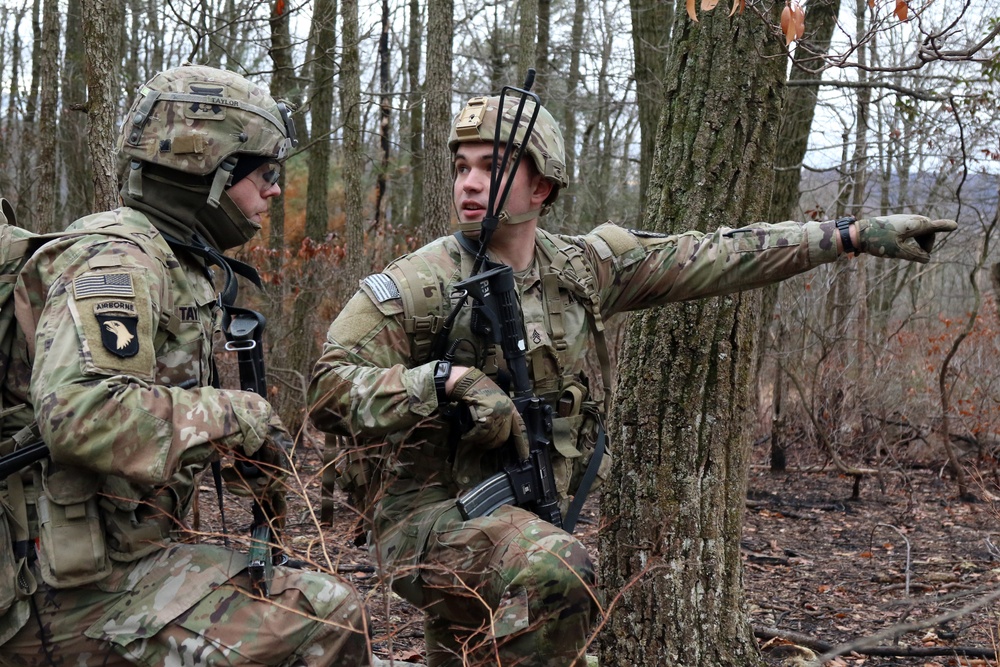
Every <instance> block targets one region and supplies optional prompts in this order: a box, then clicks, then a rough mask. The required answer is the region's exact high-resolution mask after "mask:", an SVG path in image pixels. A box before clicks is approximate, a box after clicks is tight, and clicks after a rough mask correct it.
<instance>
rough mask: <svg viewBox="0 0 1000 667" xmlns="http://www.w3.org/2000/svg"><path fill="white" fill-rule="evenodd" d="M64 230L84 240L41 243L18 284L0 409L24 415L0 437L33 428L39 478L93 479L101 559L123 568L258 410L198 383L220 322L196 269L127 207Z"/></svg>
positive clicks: (256, 422) (203, 380) (252, 432)
mask: <svg viewBox="0 0 1000 667" xmlns="http://www.w3.org/2000/svg"><path fill="white" fill-rule="evenodd" d="M102 228H111V229H114V230H115V231H116V234H117V235H107V234H102V233H101V229H102ZM69 229H70V230H83V229H92V230H94V232H95V233H94V234H93V235H84V236H74V237H69V238H66V239H60V240H56V241H53V242H50V243H48V244H46V245H45V246H43V247H42V248H41V249H40V250H38V251H37V252H36V253H35V254H34V255H33V256H32V257H31V259H30V260H29V262H28V264H27V265H26V266H25V268H24V269H23V270H22V271H21V273H20V276H19V278H18V283H17V286H16V291H15V300H16V305H17V315H18V332H17V338H16V340H15V342H14V350H13V353H12V360H11V365H10V367H9V370H8V376H7V380H6V384H5V386H4V388H3V390H4V392H5V394H4V404H5V405H13V404H16V403H24V404H26V406H27V408H28V409H26V410H22V411H21V412H20V413H17V414H15V415H13V416H12V418H11V419H10V420H5V423H4V430H5V432H6V433H7V434H9V433H10V431H11V430H14V429H15V427H17V426H20V425H21V424H23V423H26V422H29V421H30V420H31V419H32V418H33V419H35V420H37V423H38V428H39V431H40V433H41V436H42V438H43V439H44V441H45V442H46V443H47V445H48V447H49V450H50V456H51V461H52V463H51V464H50V465H49V475H50V476H51V475H52V474H53V472H54V471H58V473H59V474H60V475H61V484H60V485H59V487H60V488H71V487H73V488H75V492H76V493H80V492H81V491H80V488H81V486H84V487H85V486H87V485H86V484H83V483H82V482H81V483H80V484H77V481H78V480H82V479H86V480H91V481H93V486H94V487H96V497H97V498H98V499H99V505H100V508H101V511H100V514H101V520H102V521H103V524H104V531H105V537H106V540H107V547H108V551H109V554H110V557H111V559H113V560H119V561H130V560H134V559H137V558H139V557H141V556H142V555H145V554H147V553H150V552H151V551H154V550H156V549H161V548H163V547H164V546H165V545H166V543H167V542H168V541H169V537H170V532H171V530H173V529H175V528H177V527H178V526H179V525H180V523H181V522H182V520H183V518H184V516H185V514H186V513H187V510H188V507H189V503H190V501H191V498H192V494H193V491H194V484H195V476H196V475H197V473H199V472H200V471H201V470H202V469H203V468H204V467H205V465H206V464H207V463H208V461H209V459H210V458H212V457H213V456H214V455H215V453H216V451H217V450H219V449H223V450H225V449H227V448H233V449H236V448H241V449H242V450H244V451H247V453H249V452H252V451H254V450H255V449H256V448H257V447H259V446H260V445H261V444H262V442H263V439H264V437H265V435H266V434H267V423H268V419H269V417H270V414H271V408H270V406H269V405H268V403H267V402H266V401H265V400H264V399H262V398H261V397H259V396H257V395H256V394H253V393H249V392H242V391H226V390H220V389H215V388H213V387H212V386H211V384H212V380H213V363H212V344H213V339H214V338H215V337H216V336H217V335H219V334H220V333H221V327H220V322H221V313H220V312H219V308H218V306H217V296H216V289H215V287H214V286H213V283H212V281H211V278H210V273H209V272H208V270H207V269H206V268H205V267H204V266H203V265H202V264H201V263H200V262H199V260H196V259H193V258H191V257H188V256H186V255H185V256H177V255H175V254H174V253H173V251H172V250H171V249H170V247H169V246H168V245H167V243H166V241H165V240H164V238H163V236H162V235H161V234H160V233H159V232H158V231H157V230H156V228H155V227H153V225H152V224H151V222H150V220H149V219H148V218H147V216H146V215H145V214H142V213H139V212H137V211H135V210H133V209H130V208H121V209H118V210H115V211H110V212H106V213H99V214H96V215H92V216H89V217H86V218H83V219H81V220H78V221H77V222H76V223H74V224H73V225H72V226H71V227H70V228H69ZM123 235H124V236H125V237H126V238H123ZM128 237H131V241H130V240H129V238H128ZM26 479H27V481H29V483H30V481H31V480H30V479H28V478H26ZM36 479H37V478H36ZM48 487H49V489H48V490H49V492H51V493H52V494H58V493H59V488H56V486H55V485H54V484H49V485H48ZM40 492H41V491H40V490H39V489H35V493H40ZM54 502H57V503H58V502H59V499H58V498H57V499H55V501H54ZM36 530H37V526H34V527H33V528H32V531H33V532H34V531H36Z"/></svg>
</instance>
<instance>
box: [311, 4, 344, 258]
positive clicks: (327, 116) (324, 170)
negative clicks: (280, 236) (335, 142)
mask: <svg viewBox="0 0 1000 667" xmlns="http://www.w3.org/2000/svg"><path fill="white" fill-rule="evenodd" d="M312 35H313V44H314V46H313V48H312V52H313V59H314V61H313V83H312V93H311V95H310V96H309V117H310V119H311V121H312V128H311V130H310V133H309V135H310V137H311V139H312V143H311V145H310V146H309V157H308V164H309V184H308V190H307V194H306V230H305V231H306V236H307V237H309V238H310V239H312V240H313V241H316V242H323V241H325V240H326V235H327V232H328V231H329V230H328V228H327V227H328V223H329V220H330V211H329V205H328V203H327V195H328V193H329V190H330V156H331V153H332V151H331V147H332V140H331V136H330V127H331V123H332V122H333V97H334V96H333V76H334V72H335V70H336V66H337V60H336V57H337V54H336V48H337V2H336V0H316V5H315V7H314V9H313V27H312Z"/></svg>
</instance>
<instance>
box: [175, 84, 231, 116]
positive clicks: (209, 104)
mask: <svg viewBox="0 0 1000 667" xmlns="http://www.w3.org/2000/svg"><path fill="white" fill-rule="evenodd" d="M188 90H189V91H190V92H191V93H192V94H194V95H202V96H204V97H205V98H206V99H205V100H204V101H198V102H192V103H191V105H190V106H188V107H187V108H186V109H185V110H184V117H185V118H192V119H197V120H225V119H226V108H225V105H226V102H227V101H228V95H227V94H226V87H225V86H224V85H223V84H220V83H210V82H202V81H192V82H191V83H189V84H188Z"/></svg>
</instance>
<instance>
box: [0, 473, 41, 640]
mask: <svg viewBox="0 0 1000 667" xmlns="http://www.w3.org/2000/svg"><path fill="white" fill-rule="evenodd" d="M32 549H33V544H32V542H31V540H29V539H28V507H27V496H26V495H25V493H24V482H23V481H22V480H21V473H20V472H16V473H14V474H12V475H9V476H8V477H7V494H6V496H0V578H2V579H0V615H3V614H4V613H5V612H6V611H7V610H8V609H9V608H10V606H11V604H13V603H14V602H17V601H22V600H27V599H28V598H30V597H31V596H32V595H34V594H35V590H36V589H37V587H38V586H37V582H36V581H35V575H34V574H32V572H31V562H32V558H31V556H32V555H33V551H32ZM11 572H13V574H11ZM8 586H9V587H10V588H8ZM8 593H10V594H11V595H12V596H13V597H12V599H8ZM2 643H3V639H2V638H0V644H2Z"/></svg>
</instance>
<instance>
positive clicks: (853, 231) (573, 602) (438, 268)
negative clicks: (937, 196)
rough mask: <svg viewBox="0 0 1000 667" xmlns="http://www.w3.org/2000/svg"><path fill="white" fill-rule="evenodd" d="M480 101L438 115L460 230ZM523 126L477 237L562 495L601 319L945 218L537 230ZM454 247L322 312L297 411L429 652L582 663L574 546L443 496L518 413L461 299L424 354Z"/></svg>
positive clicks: (575, 451)
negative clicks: (444, 127) (329, 313)
mask: <svg viewBox="0 0 1000 667" xmlns="http://www.w3.org/2000/svg"><path fill="white" fill-rule="evenodd" d="M516 102H517V100H516V98H513V97H509V98H508V99H507V104H506V105H505V108H504V110H503V114H502V118H503V121H502V122H503V125H502V134H501V139H502V141H510V134H511V125H512V117H513V116H514V109H515V107H516ZM498 107H499V99H498V98H474V99H473V100H471V101H470V102H469V103H468V105H467V106H466V107H465V109H464V110H463V111H462V113H461V114H459V116H458V117H457V118H456V120H455V123H454V125H453V128H452V132H451V137H450V141H449V144H450V147H451V150H452V153H453V156H454V162H453V165H454V205H455V209H456V213H457V216H458V221H459V227H460V228H461V230H462V231H463V232H465V233H466V234H472V235H474V234H475V233H476V232H478V231H479V229H480V225H481V223H482V221H483V218H484V215H485V212H486V206H487V201H488V194H489V193H488V189H489V182H490V175H491V170H492V168H493V144H492V142H493V138H494V128H495V126H496V123H497V116H498V112H499V108H498ZM528 107H529V110H530V107H531V103H530V102H529V103H528ZM523 135H524V126H523V125H521V126H519V127H518V129H517V130H516V131H515V139H514V141H515V143H516V144H517V145H518V146H520V147H521V148H522V149H523V150H525V151H526V152H527V155H526V157H528V158H530V159H525V160H524V161H523V162H522V164H521V166H520V169H519V170H518V171H517V172H516V174H515V175H514V177H513V179H514V180H513V185H512V188H511V192H510V196H509V198H508V199H507V202H506V208H505V210H504V211H503V212H502V213H501V215H500V218H501V224H500V226H499V228H498V229H497V230H496V233H495V234H494V236H493V238H492V241H491V243H490V245H489V255H490V258H491V259H492V260H493V261H496V262H503V263H505V264H508V265H510V266H511V267H512V268H513V270H514V271H515V278H516V282H517V291H518V294H519V297H520V305H521V308H522V310H523V314H524V324H525V331H524V334H525V336H524V341H525V344H526V345H527V357H528V364H529V367H530V369H531V375H532V382H533V384H534V390H535V393H536V394H537V395H538V396H540V397H541V398H542V399H544V400H545V401H546V402H547V403H548V404H549V405H551V406H552V408H553V413H554V415H555V417H554V419H553V428H552V438H553V441H554V442H553V449H552V451H551V458H552V463H553V468H554V472H555V479H556V482H557V487H558V490H559V493H560V494H561V496H562V498H563V502H562V509H563V510H564V511H565V510H566V509H567V508H568V507H569V504H570V499H572V498H573V497H574V494H576V493H577V490H578V488H579V485H580V483H581V479H582V478H583V477H584V471H585V470H586V469H587V467H588V464H589V462H590V459H591V454H592V452H594V451H595V445H596V443H597V442H598V433H599V429H600V423H601V419H602V416H603V412H604V411H605V409H606V407H604V406H602V405H598V404H597V403H596V402H595V401H594V400H593V399H592V398H591V395H590V391H589V388H588V387H589V383H590V379H589V378H587V377H586V376H585V373H584V358H585V353H586V352H587V350H588V349H589V348H590V347H591V346H592V345H595V343H596V347H597V348H598V351H600V348H601V347H602V345H601V343H602V340H603V324H602V323H603V321H604V320H605V319H606V318H608V317H610V316H611V315H614V314H615V313H619V312H623V311H629V310H636V309H640V308H648V307H651V306H655V305H659V304H663V303H667V302H670V301H683V300H687V299H696V298H701V297H708V296H714V295H720V294H726V293H728V292H733V291H736V290H741V289H747V288H752V287H758V286H761V285H766V284H769V283H773V282H777V281H779V280H782V279H784V278H787V277H789V276H793V275H795V274H797V273H801V272H803V271H807V270H809V269H811V268H813V267H815V266H818V265H820V264H823V263H825V262H832V261H834V260H836V259H837V257H838V256H840V255H841V254H842V253H844V252H845V250H844V248H845V243H846V244H847V245H846V247H847V251H853V252H855V253H857V252H867V253H872V254H876V255H880V256H884V257H900V258H904V259H910V260H916V261H921V262H926V261H928V259H929V255H928V252H929V250H930V247H931V244H932V242H933V238H934V234H935V232H947V231H950V230H952V229H954V228H955V223H954V222H952V221H934V222H932V221H930V220H928V219H927V218H924V217H920V216H911V215H899V216H889V217H883V218H875V219H872V220H861V221H858V222H853V221H850V220H845V221H843V222H840V224H839V226H838V223H835V222H833V221H830V222H807V223H798V222H784V223H781V224H773V225H769V224H754V225H751V226H750V227H744V228H740V229H729V228H723V229H719V230H718V231H716V232H715V233H712V234H701V233H696V232H688V233H684V234H678V235H673V236H667V235H662V234H649V233H643V232H636V231H632V230H627V229H623V228H621V227H618V226H616V225H614V224H604V225H601V226H600V227H598V228H597V229H595V230H594V231H592V232H591V233H589V234H585V235H582V236H562V235H555V234H550V233H548V232H546V231H545V230H543V229H541V228H540V227H539V225H538V218H539V216H541V215H543V214H544V213H545V212H546V211H547V209H548V207H549V206H550V205H551V204H552V202H553V201H554V200H555V198H556V195H557V194H558V191H559V188H560V187H565V186H566V185H567V182H566V179H565V176H564V157H563V152H564V151H563V141H562V136H561V133H560V131H559V128H558V127H557V126H556V124H555V121H554V120H553V118H552V116H551V115H549V114H548V112H546V111H545V110H544V109H540V110H539V116H538V118H537V121H536V123H535V126H534V131H533V133H532V135H531V136H530V137H529V138H528V139H527V140H525V139H524V136H523ZM501 150H502V147H501ZM507 177H508V178H509V174H508V176H507ZM466 245H467V244H463V242H462V241H461V240H460V238H459V237H457V236H448V237H444V238H441V239H438V240H436V241H434V242H432V243H430V244H428V245H426V246H424V247H423V248H420V249H419V250H417V251H415V252H413V253H411V254H409V255H406V256H404V257H402V258H400V259H398V260H396V261H394V262H393V263H392V264H390V265H389V267H387V268H386V269H385V271H384V272H383V273H381V274H377V275H374V276H369V277H368V278H366V279H365V280H364V281H363V282H362V284H361V289H360V291H359V292H358V293H357V294H356V295H355V296H354V297H353V299H352V300H351V301H350V302H349V303H348V305H347V306H346V307H345V309H344V310H343V311H342V312H341V313H340V315H339V316H338V317H337V318H336V320H335V321H334V322H333V324H332V325H331V326H330V329H329V333H328V337H327V343H326V346H325V348H324V351H323V355H322V357H321V358H320V360H319V361H318V363H317V365H316V367H315V370H314V375H313V379H312V383H311V385H310V388H309V400H310V403H311V406H312V407H311V415H312V418H313V420H314V421H315V423H316V425H317V426H319V427H320V428H321V429H323V430H325V431H328V432H331V433H336V434H342V435H348V436H351V437H353V438H355V440H354V443H355V445H356V446H355V447H354V448H353V449H352V450H351V451H350V452H349V453H348V455H347V458H346V459H345V461H346V463H345V465H343V466H342V470H341V482H342V484H343V485H344V486H345V487H346V488H347V489H348V490H351V491H358V490H363V491H366V492H367V498H368V500H369V501H370V502H371V503H372V508H371V514H372V533H371V536H370V548H371V550H372V552H373V555H374V556H375V558H376V559H377V562H378V563H379V565H380V567H381V568H382V570H383V571H384V572H385V573H386V574H387V575H388V576H389V577H390V578H391V581H392V585H393V587H394V589H395V590H396V592H398V593H399V594H400V595H402V596H403V597H404V598H406V599H407V600H409V601H410V602H412V603H413V604H415V605H418V606H420V607H422V608H424V609H425V610H426V611H427V620H426V640H427V652H428V664H429V665H432V666H439V665H457V664H463V663H465V664H497V663H499V664H501V665H505V666H506V665H515V664H517V665H538V666H540V667H541V666H546V667H552V666H556V665H559V666H562V665H584V664H585V659H584V652H585V649H586V645H587V642H588V641H589V639H590V633H591V629H592V628H593V627H594V623H595V616H596V614H597V610H598V605H597V603H596V599H595V593H594V583H595V576H594V566H593V563H592V561H591V559H590V557H589V556H588V554H587V551H586V549H585V548H584V547H583V546H582V545H581V544H580V543H579V542H578V541H577V540H576V539H575V538H574V537H573V536H572V535H571V534H569V533H567V532H565V531H564V530H561V529H558V528H556V527H555V526H553V525H551V524H548V523H546V522H544V521H542V520H540V519H539V518H537V517H536V516H534V515H533V514H531V513H530V512H528V511H525V510H524V509H520V508H517V507H510V506H503V507H501V508H500V509H499V510H497V511H496V512H494V513H493V514H492V516H485V517H480V518H476V519H472V520H463V518H462V515H461V513H460V511H459V510H458V509H457V508H456V498H457V497H458V496H460V494H462V493H463V492H466V491H468V490H469V489H471V488H473V487H474V486H475V485H476V484H477V483H479V482H481V481H483V480H484V479H487V478H488V477H489V476H491V475H493V474H494V473H496V472H498V471H499V470H500V469H501V468H500V466H501V465H502V463H503V461H504V458H503V452H504V451H505V450H506V449H507V448H506V447H502V445H505V443H507V442H508V439H516V438H519V437H522V430H523V424H522V422H521V420H520V417H519V415H518V414H517V412H516V410H515V409H514V407H513V404H512V402H511V398H510V396H509V395H508V393H507V391H506V390H505V389H503V388H501V387H500V386H498V385H502V384H504V381H503V376H504V373H505V371H504V363H503V359H502V357H500V356H499V355H498V354H497V350H495V349H493V346H492V345H490V344H488V342H487V341H484V340H483V339H481V338H479V337H477V336H476V335H475V334H473V333H472V331H471V329H470V310H471V308H470V307H469V306H468V305H466V306H465V307H463V308H462V310H461V311H460V313H459V314H458V316H457V319H456V321H455V324H454V326H453V328H452V330H451V332H450V335H449V341H450V342H453V343H454V344H453V345H450V346H449V350H451V351H452V352H453V359H452V360H451V362H450V363H449V362H448V361H442V360H441V359H437V358H431V356H430V350H431V345H430V343H431V341H432V340H433V337H434V334H435V332H437V331H438V330H439V329H440V328H441V325H442V322H443V321H444V320H445V318H446V317H447V315H448V314H449V312H450V311H451V309H452V303H453V300H452V299H453V294H452V291H453V290H452V286H453V285H454V284H455V283H456V282H458V281H460V280H462V279H464V278H466V277H468V276H469V272H470V270H471V269H472V265H473V255H472V253H471V252H470V250H469V249H468V248H467V247H466ZM473 249H475V248H474V246H473ZM592 337H593V341H594V342H592ZM445 356H449V355H445ZM599 356H600V355H599ZM602 374H604V375H605V376H606V375H607V371H606V370H605V371H604V372H603V373H602ZM604 381H605V382H607V377H605V378H604ZM456 410H459V411H466V412H468V419H466V420H461V423H464V424H466V425H471V428H468V426H466V428H467V429H468V430H464V431H462V432H458V427H457V426H456V420H454V419H453V418H452V415H453V414H454V413H455V411H456ZM609 467H610V459H609V458H608V457H605V458H604V459H603V461H601V462H599V463H598V464H597V467H596V470H597V480H598V482H599V481H600V480H601V479H603V478H604V476H605V475H606V473H607V470H608V469H609Z"/></svg>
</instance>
